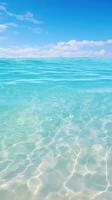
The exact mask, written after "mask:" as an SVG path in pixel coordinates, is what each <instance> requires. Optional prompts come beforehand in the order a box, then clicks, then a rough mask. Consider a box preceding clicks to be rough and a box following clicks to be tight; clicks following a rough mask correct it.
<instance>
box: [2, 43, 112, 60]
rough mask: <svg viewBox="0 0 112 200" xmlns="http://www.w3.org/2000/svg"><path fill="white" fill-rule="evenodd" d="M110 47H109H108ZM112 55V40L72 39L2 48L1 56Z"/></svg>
mask: <svg viewBox="0 0 112 200" xmlns="http://www.w3.org/2000/svg"><path fill="white" fill-rule="evenodd" d="M108 47H109V48H108ZM106 56H112V40H105V41H94V40H93V41H89V40H82V41H77V40H70V41H68V42H58V43H57V44H54V45H48V46H42V47H40V48H37V47H35V48H34V47H29V46H22V47H9V48H0V57H106Z"/></svg>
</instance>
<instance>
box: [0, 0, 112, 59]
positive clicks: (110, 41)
mask: <svg viewBox="0 0 112 200" xmlns="http://www.w3.org/2000/svg"><path fill="white" fill-rule="evenodd" d="M60 56H61V57H97V56H98V57H99V56H101V57H102V56H103V57H105V56H112V0H94V1H90V0H4V1H1V0H0V57H60Z"/></svg>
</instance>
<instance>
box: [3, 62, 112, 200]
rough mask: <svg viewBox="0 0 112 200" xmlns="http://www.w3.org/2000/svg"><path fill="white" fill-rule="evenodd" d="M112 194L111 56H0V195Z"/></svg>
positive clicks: (100, 197)
mask: <svg viewBox="0 0 112 200" xmlns="http://www.w3.org/2000/svg"><path fill="white" fill-rule="evenodd" d="M93 199H95V200H112V59H95V58H94V59H84V58H81V59H76V58H75V59H70V58H63V59H61V58H60V59H59V58H58V59H50V58H49V59H37V60H36V59H35V60H33V59H27V60H25V59H1V60H0V200H93Z"/></svg>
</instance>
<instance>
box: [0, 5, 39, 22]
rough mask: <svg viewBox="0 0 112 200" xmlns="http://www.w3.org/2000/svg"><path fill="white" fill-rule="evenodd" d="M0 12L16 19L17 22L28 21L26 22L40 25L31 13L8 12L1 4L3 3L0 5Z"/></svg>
mask: <svg viewBox="0 0 112 200" xmlns="http://www.w3.org/2000/svg"><path fill="white" fill-rule="evenodd" d="M0 11H1V12H4V13H5V14H6V15H7V16H10V17H14V18H16V19H17V20H20V21H28V22H31V23H33V24H40V23H41V21H40V20H38V19H36V18H35V16H34V14H33V13H32V12H29V11H27V12H26V13H24V14H16V13H13V12H10V11H9V10H8V9H7V7H6V4H3V3H0Z"/></svg>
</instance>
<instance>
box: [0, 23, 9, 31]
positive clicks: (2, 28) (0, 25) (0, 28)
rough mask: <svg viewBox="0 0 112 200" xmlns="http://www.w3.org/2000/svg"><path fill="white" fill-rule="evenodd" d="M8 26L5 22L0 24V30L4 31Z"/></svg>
mask: <svg viewBox="0 0 112 200" xmlns="http://www.w3.org/2000/svg"><path fill="white" fill-rule="evenodd" d="M7 28H8V26H7V25H6V24H0V32H3V31H6V30H7Z"/></svg>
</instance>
